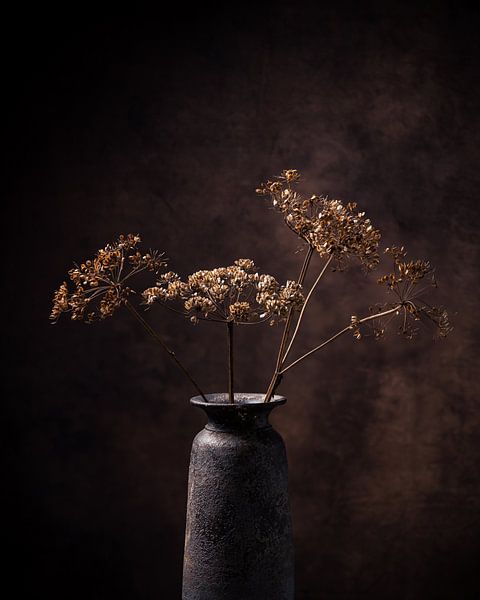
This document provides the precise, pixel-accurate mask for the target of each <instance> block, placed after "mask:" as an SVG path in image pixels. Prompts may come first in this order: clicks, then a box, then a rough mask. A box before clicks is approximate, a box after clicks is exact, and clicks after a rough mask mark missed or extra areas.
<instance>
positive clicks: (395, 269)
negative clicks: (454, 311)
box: [371, 246, 453, 339]
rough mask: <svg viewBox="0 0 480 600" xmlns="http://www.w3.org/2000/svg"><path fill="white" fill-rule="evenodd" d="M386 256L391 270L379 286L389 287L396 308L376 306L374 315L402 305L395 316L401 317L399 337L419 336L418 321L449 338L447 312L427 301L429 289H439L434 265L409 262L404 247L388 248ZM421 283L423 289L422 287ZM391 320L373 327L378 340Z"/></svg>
mask: <svg viewBox="0 0 480 600" xmlns="http://www.w3.org/2000/svg"><path fill="white" fill-rule="evenodd" d="M385 254H388V255H390V256H391V257H392V270H391V271H390V272H389V273H386V274H385V275H382V276H381V277H380V278H379V279H378V280H377V282H378V283H379V284H380V285H384V286H386V287H387V290H388V292H389V293H392V294H393V295H394V296H396V300H395V302H394V303H393V304H392V303H389V304H388V303H387V304H383V305H376V306H375V307H373V308H372V309H371V310H372V312H374V311H375V310H377V311H378V312H381V311H382V310H385V308H386V307H389V306H390V307H391V306H393V305H395V304H399V305H400V309H399V310H398V311H397V313H396V315H401V316H402V323H401V325H400V327H399V333H401V334H403V335H404V336H405V337H406V338H408V339H412V338H413V337H415V336H416V335H417V333H418V331H419V329H418V327H416V326H415V325H414V322H415V321H416V322H423V323H429V324H431V325H433V326H434V328H435V331H436V333H437V334H438V335H439V336H440V337H446V336H447V335H448V334H449V333H450V332H451V331H452V329H453V328H452V326H451V324H450V321H449V318H448V313H447V311H446V310H445V308H443V307H438V306H432V305H431V304H430V303H429V302H427V301H426V300H424V295H425V293H426V292H427V291H428V290H429V289H430V288H432V287H433V288H436V287H437V282H436V279H435V274H434V269H433V267H432V266H431V264H430V263H429V262H428V261H425V260H410V261H406V260H405V257H406V255H407V253H406V251H405V248H404V247H403V246H401V247H399V246H391V247H389V248H386V249H385ZM420 283H423V284H424V285H423V286H422V287H419V284H420ZM396 315H395V314H394V315H393V316H396ZM391 319H392V317H391V316H390V317H389V319H388V321H387V322H382V321H381V320H378V321H377V322H376V323H375V324H374V325H373V327H374V334H375V336H376V337H381V335H383V332H384V331H385V328H386V325H388V323H389V322H390V321H391Z"/></svg>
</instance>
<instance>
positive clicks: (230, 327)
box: [227, 321, 235, 404]
mask: <svg viewBox="0 0 480 600" xmlns="http://www.w3.org/2000/svg"><path fill="white" fill-rule="evenodd" d="M227 339H228V400H229V401H230V402H231V403H232V404H233V403H234V402H235V396H234V394H233V321H227Z"/></svg>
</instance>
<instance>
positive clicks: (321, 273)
mask: <svg viewBox="0 0 480 600" xmlns="http://www.w3.org/2000/svg"><path fill="white" fill-rule="evenodd" d="M332 260H333V254H331V255H330V256H329V258H328V260H327V262H326V263H325V265H324V267H323V269H322V270H321V271H320V275H319V276H318V277H317V279H316V280H315V283H314V284H313V285H312V287H311V288H310V291H309V292H308V294H307V297H306V298H305V302H304V303H303V306H302V310H301V311H300V315H299V317H298V320H297V325H296V327H295V331H294V332H293V335H292V339H291V340H290V344H289V345H288V348H287V350H286V352H285V354H284V355H283V358H282V361H281V364H280V368H281V367H282V365H283V364H284V363H285V361H286V360H287V358H288V355H289V354H290V350H291V349H292V346H293V342H294V341H295V338H296V337H297V333H298V330H299V329H300V325H301V322H302V319H303V313H304V312H305V309H306V308H307V304H308V302H309V300H310V298H311V297H312V294H313V292H314V291H315V288H316V287H317V285H318V284H319V282H320V279H321V278H322V277H323V275H324V273H325V271H326V270H327V269H328V265H329V264H330V263H331V262H332Z"/></svg>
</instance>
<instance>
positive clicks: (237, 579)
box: [182, 394, 294, 600]
mask: <svg viewBox="0 0 480 600" xmlns="http://www.w3.org/2000/svg"><path fill="white" fill-rule="evenodd" d="M263 396H264V395H263V394H256V395H254V394H248V395H242V396H241V395H240V394H236V397H235V401H236V402H235V403H234V404H230V403H229V402H228V395H227V394H223V395H208V396H207V400H208V403H206V402H203V401H202V399H201V397H197V398H194V399H193V400H192V402H193V403H194V405H195V406H198V407H199V408H201V409H203V410H204V411H205V413H206V414H207V417H208V423H207V425H206V426H205V428H204V429H202V431H200V432H199V433H198V434H197V435H196V437H195V439H194V441H193V445H192V453H191V458H190V468H189V478H188V499H187V506H188V510H187V520H186V532H185V553H184V563H183V565H184V566H183V588H182V598H183V600H245V599H246V598H250V599H251V600H270V599H271V598H276V599H277V600H293V598H294V556H293V539H292V521H291V514H290V506H289V499H288V469H287V456H286V452H285V444H284V443H283V440H282V438H281V436H280V435H279V434H278V432H276V431H275V429H273V427H272V426H271V425H270V424H269V422H268V417H269V413H270V412H271V411H272V410H273V409H274V408H276V407H277V406H280V405H282V404H284V403H285V398H280V397H275V398H274V399H272V401H271V402H269V403H265V402H263Z"/></svg>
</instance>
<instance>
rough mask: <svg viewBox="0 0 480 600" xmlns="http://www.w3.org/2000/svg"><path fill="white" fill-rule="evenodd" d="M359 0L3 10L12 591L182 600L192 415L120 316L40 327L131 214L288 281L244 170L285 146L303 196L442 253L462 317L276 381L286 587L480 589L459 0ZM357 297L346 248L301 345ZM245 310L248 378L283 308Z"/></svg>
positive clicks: (191, 256)
mask: <svg viewBox="0 0 480 600" xmlns="http://www.w3.org/2000/svg"><path fill="white" fill-rule="evenodd" d="M360 4H362V8H358V7H357V6H356V3H352V4H351V5H350V4H348V3H344V4H338V5H336V8H335V9H329V8H320V7H318V6H316V5H315V4H313V3H312V4H311V5H307V4H303V5H302V4H300V5H297V6H296V5H295V4H294V3H285V2H279V3H276V4H275V5H272V6H271V7H269V6H267V5H264V6H263V7H261V8H258V7H257V8H247V6H243V5H238V6H237V7H236V8H235V9H234V8H233V7H228V8H227V7H226V5H225V7H224V8H223V9H220V8H218V7H213V6H207V5H205V6H202V7H201V8H198V9H195V10H187V9H185V10H181V9H179V10H178V11H174V10H171V11H169V12H164V13H163V14H162V15H161V16H160V17H156V16H153V15H148V14H143V15H141V16H138V15H132V14H126V15H124V16H123V17H121V16H118V15H117V16H116V17H114V18H113V17H112V16H111V15H110V16H109V17H108V18H103V17H100V16H99V15H96V16H95V15H92V14H90V13H88V14H87V13H85V12H80V8H79V9H78V10H79V13H78V14H77V15H75V14H69V15H66V14H65V15H63V16H62V15H59V14H58V13H57V14H55V15H54V14H47V13H45V12H42V13H38V14H32V13H29V14H28V18H27V15H25V14H24V15H20V14H18V15H13V16H12V18H11V19H6V25H5V27H6V29H7V30H8V32H9V34H10V35H9V36H8V38H7V47H6V50H5V52H4V56H5V57H6V58H7V65H6V68H5V70H4V83H5V84H6V87H5V88H4V99H6V100H7V101H8V103H9V108H8V111H6V112H4V118H5V119H6V121H7V123H6V124H7V127H8V132H7V138H6V140H5V147H6V149H7V151H8V160H7V166H8V174H7V180H6V186H8V194H7V205H8V206H9V207H10V208H9V209H8V211H7V213H8V214H7V217H6V218H5V220H4V231H5V235H6V237H7V240H6V241H5V243H4V247H3V253H4V258H3V270H4V274H3V279H4V281H3V284H4V290H5V291H4V298H6V308H5V309H4V329H6V334H5V336H4V339H5V340H6V342H7V344H8V348H9V356H10V357H11V358H12V360H11V361H10V362H9V363H8V370H7V372H6V377H5V378H4V379H5V383H6V385H7V394H6V395H5V403H4V405H5V408H6V414H5V418H4V424H5V433H4V435H3V441H4V442H5V450H4V452H3V457H4V458H5V459H6V461H5V462H6V466H7V473H8V479H7V480H5V479H4V482H5V481H7V483H5V485H4V488H3V496H4V500H6V502H7V506H6V508H5V509H4V512H3V513H2V514H3V518H4V521H5V523H4V525H5V529H7V530H9V533H8V535H7V536H6V537H4V542H3V545H4V547H6V548H8V550H9V554H10V556H11V559H12V566H11V567H10V566H9V567H8V570H9V573H12V575H13V574H14V582H15V585H16V590H17V591H16V593H15V594H14V596H13V597H15V598H24V597H27V596H28V597H32V594H33V593H34V592H35V591H38V592H47V593H48V594H49V597H50V598H52V599H55V598H70V599H76V598H91V599H102V600H103V599H109V598H117V599H119V598H130V599H132V598H135V599H138V600H147V599H153V598H172V599H174V598H178V597H179V595H180V592H179V590H180V579H181V560H182V543H183V532H184V530H183V528H184V514H185V502H186V478H187V467H188V459H189V449H190V444H191V441H192V438H193V436H194V435H195V433H196V432H197V431H198V430H199V429H200V428H201V427H202V424H203V416H202V415H201V414H199V413H197V412H196V411H195V410H194V409H192V408H191V407H190V406H189V404H188V398H189V397H190V396H191V395H192V390H191V389H190V387H189V384H188V382H187V383H186V382H185V381H184V380H183V379H182V377H181V375H180V374H179V373H177V371H176V370H175V369H174V368H173V367H172V366H171V365H170V364H169V362H168V360H167V359H166V357H165V356H163V355H162V354H161V352H160V351H159V350H158V349H157V348H156V347H155V346H153V345H152V344H151V343H150V341H149V340H148V339H146V337H145V336H144V334H143V332H142V331H141V330H139V329H138V328H137V325H136V324H135V322H133V321H132V320H131V319H130V318H129V315H128V314H124V313H122V314H118V315H117V316H116V318H115V319H112V320H111V321H110V322H108V323H105V324H103V325H101V326H92V327H86V326H83V325H80V324H76V323H71V322H69V321H67V320H64V321H63V322H61V323H59V324H58V325H57V326H55V327H52V326H51V325H50V324H49V323H48V314H49V310H50V299H51V294H52V290H53V289H54V288H55V287H56V286H58V284H59V283H60V282H61V281H62V279H63V278H64V273H65V272H66V270H67V269H68V268H70V266H71V262H72V261H73V260H81V259H83V258H86V257H88V256H89V255H91V254H92V253H93V252H94V251H95V250H96V249H97V248H99V247H100V246H102V245H104V243H105V242H107V241H109V240H111V239H112V238H114V237H115V236H116V235H117V234H118V233H120V232H128V231H132V232H141V234H142V236H143V239H144V241H145V244H146V245H147V246H153V247H158V248H160V249H162V250H166V251H167V252H168V255H169V256H170V257H171V266H172V268H174V269H176V270H178V271H179V272H181V273H182V274H186V273H188V272H190V271H191V270H195V269H198V268H203V267H205V268H208V267H213V266H216V265H225V264H231V261H233V260H234V259H235V258H236V257H238V256H241V257H243V256H248V257H251V258H254V259H255V261H256V262H257V264H258V265H259V266H260V267H261V269H262V270H264V271H267V272H273V273H274V274H275V275H277V276H278V277H280V278H282V279H285V278H295V277H296V275H297V272H298V268H299V266H298V263H299V260H301V258H300V257H299V256H298V255H296V254H295V250H296V249H297V241H296V240H295V239H294V238H293V237H292V235H291V234H290V233H289V231H288V230H286V229H285V227H284V226H283V225H282V223H281V221H280V219H279V218H278V216H277V215H276V214H274V213H273V212H271V211H269V210H268V209H267V206H266V205H265V204H264V203H263V202H262V200H261V199H258V198H257V197H256V196H255V194H254V191H253V190H254V188H255V186H256V185H257V184H258V183H259V182H260V181H261V180H263V179H265V178H267V177H269V176H272V175H274V174H276V173H278V172H280V171H281V170H282V169H284V168H297V169H299V170H301V171H302V173H303V174H304V181H305V183H304V185H305V189H306V191H308V192H310V193H313V192H316V193H324V194H329V195H330V196H337V197H339V198H342V199H344V200H355V201H357V202H358V203H359V204H360V206H361V207H362V208H364V209H365V210H367V211H368V214H369V216H370V217H371V218H372V220H373V221H374V223H375V224H376V225H377V226H379V227H380V228H381V229H382V232H383V234H384V240H385V242H386V243H387V244H388V243H394V242H397V243H404V244H405V245H406V246H407V248H408V249H409V252H410V256H411V257H416V256H419V257H426V258H429V259H430V260H431V261H432V263H434V264H435V265H437V269H438V270H437V274H438V281H439V284H440V290H439V294H438V301H439V302H444V303H445V304H446V305H447V306H448V307H449V309H450V311H451V313H452V315H453V320H454V322H455V332H454V334H452V336H451V337H450V338H449V339H447V340H446V341H445V342H441V343H438V342H437V343H434V342H432V340H431V336H430V333H429V332H426V331H425V332H423V335H422V336H421V337H420V338H419V339H418V340H416V341H415V342H408V341H405V340H402V339H400V338H398V337H397V336H396V335H395V333H394V332H391V334H390V336H389V337H388V338H387V339H385V340H384V341H382V342H381V343H375V342H373V341H372V340H365V341H362V342H361V343H359V342H355V341H354V340H352V339H347V338H345V339H342V340H341V341H339V342H338V343H337V344H336V345H334V346H331V349H330V350H329V351H328V352H326V353H324V354H323V355H321V356H320V355H319V356H317V358H316V359H312V360H310V361H309V362H305V363H304V365H303V366H302V367H301V368H299V369H298V370H297V371H296V372H292V376H291V377H289V378H288V379H287V380H286V381H285V384H284V385H283V387H282V388H281V391H282V392H283V393H284V394H285V395H286V396H287V397H288V400H289V402H288V404H287V406H286V407H284V408H282V409H280V410H278V411H277V412H278V414H276V415H275V419H274V421H275V424H276V427H277V428H278V430H279V431H280V432H281V433H282V435H283V436H284V438H285V441H286V444H287V448H288V455H289V463H290V477H291V500H292V509H293V518H294V526H295V536H296V556H297V587H298V594H297V597H298V599H299V600H300V599H302V600H307V599H315V600H323V599H331V598H335V599H337V598H339V599H340V598H342V599H347V598H348V599H356V598H371V599H384V598H389V599H402V600H423V599H425V598H437V599H452V600H453V599H455V600H456V599H457V598H474V597H475V592H476V593H477V594H478V593H479V590H480V584H479V582H478V575H477V574H476V573H475V572H474V567H475V566H476V563H475V558H476V557H475V551H476V550H477V549H478V540H479V533H480V524H479V509H480V500H479V483H478V474H479V473H478V467H479V450H480V444H479V407H478V390H479V384H478V360H477V354H478V341H479V339H480V334H479V328H478V309H477V306H478V291H479V289H478V285H477V280H478V279H477V278H478V267H479V262H478V233H477V229H478V219H479V212H478V209H477V197H478V190H479V183H480V177H479V162H478V159H479V155H480V150H479V142H480V139H479V129H478V112H479V109H480V103H479V99H480V94H479V85H478V66H479V63H478V59H479V41H478V39H479V36H478V25H479V23H478V18H477V17H478V15H477V14H475V13H473V12H468V13H467V12H463V13H462V12H461V11H460V10H458V9H454V8H453V6H454V5H453V3H449V2H435V3H431V4H428V5H427V4H425V5H423V6H422V7H418V3H417V7H416V8H409V7H408V5H405V4H403V3H402V4H401V5H400V4H399V5H393V4H390V5H388V4H385V3H384V2H368V3H360ZM82 10H86V9H82ZM10 238H11V239H10ZM318 265H319V263H318V262H317V263H316V267H317V268H318ZM377 298H378V299H382V296H381V290H380V289H377V287H376V286H375V285H374V283H373V279H372V281H366V280H365V279H364V277H363V276H362V275H361V274H360V273H359V272H358V270H357V269H356V268H353V269H352V270H351V271H350V272H349V273H347V274H338V273H334V274H332V275H329V276H328V278H327V279H326V280H325V282H324V284H323V286H322V289H321V291H319V294H318V298H317V300H316V303H315V304H314V306H312V309H311V311H310V314H309V318H308V320H307V322H306V327H305V331H304V335H303V342H302V344H303V345H304V347H305V348H308V347H310V346H311V345H312V344H314V343H315V341H316V340H320V339H322V336H325V335H327V334H328V333H330V332H333V331H335V330H336V329H337V328H339V327H340V326H343V324H344V323H345V319H349V317H350V315H351V314H352V313H354V312H358V313H359V314H362V313H363V311H365V310H366V309H367V307H368V305H369V303H371V302H372V301H375V300H376V299H377ZM150 316H151V318H152V320H153V321H154V322H155V324H156V325H157V326H158V328H159V329H160V330H162V331H163V332H164V333H165V335H166V336H167V337H168V339H169V340H170V341H171V343H172V345H174V346H175V347H176V348H177V349H179V350H180V353H181V356H182V357H184V359H185V361H186V362H187V363H188V364H189V365H190V366H191V368H192V370H193V371H194V372H195V373H196V374H197V376H198V379H199V380H200V382H201V384H202V386H203V387H204V388H205V389H206V390H208V391H218V390H224V389H225V372H224V363H225V360H224V359H225V349H224V339H223V332H222V331H218V330H217V329H216V328H215V326H213V325H212V326H211V327H206V326H203V325H202V326H198V327H193V326H191V325H190V324H189V323H184V322H181V321H179V320H176V319H175V318H171V315H170V314H166V313H164V312H162V310H161V309H160V308H158V309H157V310H155V312H153V311H152V313H150ZM246 329H248V331H243V330H242V331H241V332H240V333H239V336H238V344H237V354H238V358H239V366H238V373H237V386H238V389H241V390H244V391H261V390H263V389H264V388H265V385H266V382H267V378H268V375H269V374H270V371H271V369H272V366H273V354H274V349H275V347H276V344H277V343H278V335H279V330H277V329H270V328H268V327H265V328H263V329H262V328H258V329H257V328H246ZM476 597H478V595H477V596H476ZM272 600H274V599H272Z"/></svg>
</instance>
